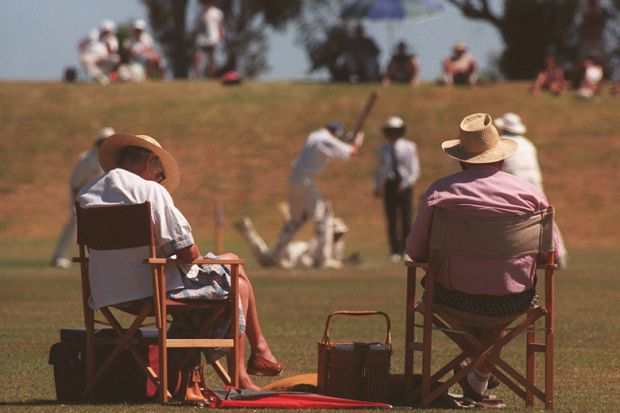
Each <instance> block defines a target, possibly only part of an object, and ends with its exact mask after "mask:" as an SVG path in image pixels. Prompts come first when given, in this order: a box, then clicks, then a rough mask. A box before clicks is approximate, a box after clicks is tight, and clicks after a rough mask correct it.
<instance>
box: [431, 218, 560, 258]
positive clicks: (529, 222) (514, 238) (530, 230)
mask: <svg viewBox="0 0 620 413" xmlns="http://www.w3.org/2000/svg"><path fill="white" fill-rule="evenodd" d="M553 214H554V211H553V208H549V209H547V210H544V211H541V212H535V213H532V214H527V215H511V216H501V217H492V218H489V217H480V216H475V215H466V214H462V213H457V212H454V211H448V210H446V209H442V208H435V210H434V211H433V221H432V225H431V241H430V245H431V249H433V250H436V251H442V252H446V253H454V254H459V255H467V256H476V257H483V258H484V257H488V258H509V257H518V256H522V255H527V254H537V253H546V252H551V251H553V236H552V234H553Z"/></svg>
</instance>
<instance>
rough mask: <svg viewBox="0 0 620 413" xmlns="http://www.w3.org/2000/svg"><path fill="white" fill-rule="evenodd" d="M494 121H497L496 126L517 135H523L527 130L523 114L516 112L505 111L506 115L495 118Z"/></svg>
mask: <svg viewBox="0 0 620 413" xmlns="http://www.w3.org/2000/svg"><path fill="white" fill-rule="evenodd" d="M493 123H495V126H497V127H498V128H499V129H501V130H505V131H507V132H510V133H514V134H517V135H523V134H524V133H525V132H527V128H526V127H525V125H524V124H523V121H522V120H521V116H519V115H517V114H516V113H511V112H508V113H505V114H504V116H502V117H501V118H497V119H495V121H494V122H493Z"/></svg>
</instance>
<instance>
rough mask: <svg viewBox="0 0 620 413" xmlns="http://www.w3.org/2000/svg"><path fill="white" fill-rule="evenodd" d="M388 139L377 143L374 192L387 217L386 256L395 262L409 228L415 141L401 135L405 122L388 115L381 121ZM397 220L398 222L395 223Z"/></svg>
mask: <svg viewBox="0 0 620 413" xmlns="http://www.w3.org/2000/svg"><path fill="white" fill-rule="evenodd" d="M383 135H384V136H385V138H386V139H387V140H388V143H385V144H383V145H381V146H380V147H379V151H378V153H377V169H376V172H375V187H374V194H375V196H376V197H379V198H381V197H382V198H383V202H384V206H385V216H386V219H387V229H388V240H389V243H390V254H391V255H390V259H391V260H392V261H393V262H399V261H400V260H401V259H402V258H403V254H404V252H405V239H406V238H407V234H408V233H409V228H411V216H412V215H413V194H414V186H415V183H416V181H417V179H418V177H419V176H420V160H419V158H418V149H417V147H416V144H415V143H413V142H411V141H409V140H407V139H405V138H404V136H405V122H403V120H402V119H401V118H399V117H397V116H392V117H391V118H389V119H388V120H387V122H386V123H385V124H384V125H383ZM399 221H400V225H398V224H399Z"/></svg>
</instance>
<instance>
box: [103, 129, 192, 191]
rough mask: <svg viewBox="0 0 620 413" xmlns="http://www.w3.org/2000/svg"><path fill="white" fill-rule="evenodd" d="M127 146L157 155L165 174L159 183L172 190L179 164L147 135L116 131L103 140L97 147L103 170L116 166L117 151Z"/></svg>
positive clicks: (175, 186)
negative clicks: (143, 149)
mask: <svg viewBox="0 0 620 413" xmlns="http://www.w3.org/2000/svg"><path fill="white" fill-rule="evenodd" d="M127 146H138V147H140V148H145V149H148V150H149V151H151V152H153V153H154V154H155V155H157V156H158V157H159V159H160V160H161V164H162V166H163V168H164V172H165V174H166V179H164V180H163V181H161V184H162V185H163V186H164V187H165V188H166V189H167V190H168V192H174V190H175V189H176V188H177V186H179V182H180V180H181V174H180V172H179V165H178V164H177V161H176V160H175V159H174V158H173V157H172V155H170V153H169V152H168V151H166V150H165V149H164V148H162V147H161V145H160V144H159V142H157V141H156V140H155V139H153V138H151V137H150V136H147V135H128V134H123V133H117V134H115V135H112V136H110V137H109V138H107V139H106V140H105V141H103V144H102V145H101V148H100V149H99V163H100V164H101V167H102V168H103V170H104V171H106V172H108V171H110V170H112V169H114V168H116V158H117V157H118V153H119V152H120V151H121V149H123V148H125V147H127Z"/></svg>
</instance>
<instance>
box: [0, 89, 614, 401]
mask: <svg viewBox="0 0 620 413" xmlns="http://www.w3.org/2000/svg"><path fill="white" fill-rule="evenodd" d="M370 90H372V88H371V87H370V86H367V85H359V86H344V85H314V84H313V85H311V84H287V83H274V84H269V83H246V84H244V85H242V86H241V87H235V88H225V87H222V86H221V85H219V84H217V83H209V82H205V83H195V82H170V83H160V84H143V85H113V86H111V87H107V88H102V87H97V86H96V85H85V84H80V85H63V84H56V83H36V84H35V83H0V119H1V121H0V136H1V138H0V160H1V161H2V162H0V282H2V288H1V289H0V409H7V410H28V411H30V410H34V411H37V410H40V411H50V410H51V411H73V410H75V411H78V410H79V411H101V410H114V411H130V410H131V411H154V410H163V408H158V407H157V406H156V405H142V406H129V405H121V406H118V405H116V406H59V405H57V404H56V403H55V400H54V399H55V395H54V387H53V377H52V369H51V366H48V364H47V355H48V350H49V347H50V345H51V344H53V343H54V342H56V341H57V340H58V330H59V329H60V328H61V327H75V326H80V324H81V309H80V296H79V281H78V269H77V268H73V269H71V270H68V271H63V270H57V269H53V268H50V267H49V266H48V262H49V260H50V258H51V257H50V255H51V251H52V249H53V245H54V242H55V239H56V236H57V235H58V233H59V231H60V229H61V227H62V224H63V222H64V220H65V219H66V216H67V214H68V211H67V204H68V199H67V198H68V189H67V187H66V186H67V185H66V180H67V177H68V174H69V173H70V170H71V168H72V165H73V163H74V162H75V160H76V158H77V155H78V154H79V152H80V151H82V150H84V149H85V148H87V147H88V146H89V145H90V144H91V143H92V140H93V139H94V137H95V134H96V132H97V130H98V129H99V128H100V127H102V126H107V125H110V126H114V127H115V128H116V129H117V130H119V131H126V132H130V133H146V134H150V135H153V136H154V137H156V138H157V139H159V140H160V142H162V143H163V145H164V146H165V147H166V148H168V149H169V150H170V152H172V153H173V154H174V155H175V156H176V157H177V159H178V160H179V161H180V164H181V167H182V172H183V177H182V182H181V185H180V187H179V190H178V191H177V193H175V199H176V202H177V205H178V206H179V208H180V209H181V210H182V211H183V212H184V214H185V215H186V216H187V217H188V219H189V221H190V222H191V223H192V225H193V229H194V233H195V235H196V237H197V239H198V243H199V245H201V247H202V250H203V251H204V250H207V249H209V247H210V246H211V245H212V244H213V240H212V231H213V219H212V216H213V198H214V194H215V193H217V194H219V196H220V197H221V199H222V200H223V202H224V208H225V216H226V220H225V245H226V247H227V249H230V250H233V251H237V252H239V254H240V255H242V256H243V257H245V258H247V259H248V265H247V267H248V272H249V273H250V275H251V277H252V279H253V283H254V287H255V290H256V295H257V298H258V305H259V312H260V313H261V317H262V323H263V329H264V331H265V334H266V336H267V338H268V340H269V341H270V343H271V346H272V348H273V350H274V353H275V354H276V355H277V356H278V358H279V359H280V360H281V361H282V362H284V363H285V364H286V366H287V367H286V371H285V373H286V375H287V376H290V375H295V374H301V373H307V372H312V371H315V369H316V342H317V341H318V340H319V339H320V337H321V335H322V330H323V327H324V321H325V317H326V315H327V314H328V313H329V312H331V311H333V310H337V309H358V310H359V309H381V310H384V311H386V312H387V313H388V314H389V315H390V317H391V318H392V322H393V344H394V354H393V357H392V372H393V373H401V372H402V365H403V348H402V347H403V345H402V343H403V341H404V326H403V318H404V303H405V297H404V282H405V280H404V269H403V268H402V267H401V266H399V265H394V264H390V263H389V262H388V260H387V247H386V245H385V234H384V228H383V225H384V224H383V217H382V215H381V205H380V203H379V201H377V200H375V199H373V198H372V197H371V195H370V193H371V176H372V171H373V166H374V153H375V151H376V148H377V147H378V145H379V144H380V143H381V137H380V134H379V128H380V126H381V124H382V122H383V121H384V120H385V119H386V118H387V117H388V116H389V115H392V114H399V115H401V116H402V117H403V118H404V119H405V121H406V122H407V123H408V125H409V126H410V128H409V130H410V134H409V136H410V137H411V138H412V139H413V140H415V141H416V142H417V143H418V145H419V148H420V152H421V162H422V168H423V176H422V179H421V182H420V183H419V186H418V191H423V189H424V188H425V187H426V186H427V185H428V184H429V183H430V182H432V181H433V180H434V179H436V178H438V177H440V176H442V175H445V174H446V173H448V172H449V171H451V170H452V168H453V165H452V164H451V163H450V162H449V161H448V159H447V157H445V156H444V155H443V154H442V152H441V150H440V146H439V144H440V142H441V141H442V140H445V139H451V138H454V137H455V136H456V133H457V130H458V129H457V127H458V122H459V121H460V119H461V118H462V117H463V116H464V115H466V114H468V113H471V112H477V111H487V112H489V113H491V114H492V115H494V116H498V115H501V114H502V113H504V112H506V111H514V112H517V113H519V114H521V115H522V117H523V118H524V121H525V123H526V124H527V126H528V128H529V132H528V136H529V137H530V138H531V139H532V140H533V141H534V142H535V143H536V145H537V147H538V149H539V158H540V161H541V164H542V169H543V176H544V185H545V190H546V193H547V196H548V197H549V199H550V200H551V202H552V203H553V204H554V205H555V206H556V208H557V210H558V218H557V220H558V223H559V225H560V227H561V229H562V230H563V234H564V237H565V240H566V243H567V246H568V249H569V251H570V253H571V255H570V259H571V260H570V265H569V268H568V269H567V270H564V271H560V272H558V276H557V290H556V294H557V319H556V322H557V336H556V337H557V338H556V406H557V407H556V409H557V410H558V411H575V412H589V411H617V410H618V408H617V406H618V405H619V404H620V396H618V388H619V385H620V349H619V348H620V347H619V344H620V327H619V325H618V320H619V319H620V309H619V306H618V302H619V299H620V288H619V283H618V275H619V271H618V268H619V266H620V253H619V245H620V235H619V234H620V220H619V219H618V216H619V215H620V206H619V205H620V195H619V193H620V191H618V189H620V188H619V184H618V182H619V178H620V117H619V116H618V110H617V107H618V102H619V100H618V99H620V98H619V97H617V96H615V97H614V96H607V95H605V96H601V97H600V98H597V99H595V100H592V101H588V102H583V101H578V100H576V99H575V98H574V97H573V96H570V95H566V96H562V97H560V98H553V97H551V96H546V95H542V96H538V97H535V98H533V97H531V96H530V95H529V94H528V93H527V85H526V84H524V83H511V84H503V85H491V86H487V87H480V88H477V89H471V90H469V89H458V88H457V89H453V90H451V89H443V88H438V87H435V86H432V85H423V86H422V87H421V88H419V89H417V90H411V89H410V88H408V87H397V86H392V87H390V88H388V89H385V90H383V91H382V96H381V98H380V101H379V103H378V105H377V107H376V110H375V111H374V112H373V114H372V116H371V117H370V119H369V122H368V128H367V140H366V142H367V143H366V146H365V147H364V148H363V150H362V154H361V156H360V157H359V158H358V159H356V160H354V161H352V162H350V163H334V164H332V165H330V166H329V169H328V171H326V173H325V174H324V176H323V177H322V178H321V179H320V185H321V188H322V190H323V192H324V195H325V196H326V197H327V198H328V199H330V200H332V202H333V203H334V206H335V210H336V213H337V214H338V215H339V216H342V217H343V218H344V219H345V221H346V222H347V225H348V226H349V228H350V230H351V231H350V233H349V234H347V251H348V252H353V251H358V252H360V254H361V256H362V258H363V264H362V265H361V266H360V267H355V268H347V269H344V270H341V271H316V270H312V271H298V270H295V271H284V270H265V269H261V268H259V267H258V266H257V265H256V263H255V262H254V260H253V259H252V258H251V257H250V256H249V250H248V248H247V247H246V246H245V245H244V244H243V242H242V240H241V238H240V237H239V236H237V234H236V233H235V232H234V231H233V230H232V227H231V225H230V223H231V221H232V220H234V219H235V218H237V217H238V216H241V215H243V214H248V215H250V216H251V217H252V218H253V219H254V221H255V224H256V226H257V227H258V229H259V230H260V231H261V233H263V234H264V236H265V238H266V239H267V240H268V241H273V240H274V239H275V236H276V232H277V230H278V228H279V224H280V217H279V214H278V213H277V211H276V208H275V207H276V205H277V203H278V202H279V201H281V200H284V199H285V197H286V175H287V172H288V168H289V164H290V162H291V161H292V159H293V158H294V156H295V155H296V152H297V151H298V150H299V148H300V147H301V144H302V142H303V139H304V138H305V136H306V135H307V133H308V132H310V131H311V130H313V129H315V128H317V127H319V126H321V125H322V124H324V123H325V122H326V121H328V120H331V119H334V118H337V119H341V120H342V121H344V122H345V123H346V124H349V125H351V124H353V123H354V121H355V118H356V113H357V112H358V111H359V110H360V109H361V107H362V105H363V102H364V99H365V98H366V96H367V94H368V93H369V92H370ZM309 234H310V232H309V228H306V229H305V230H304V232H303V233H302V235H301V236H309ZM332 331H333V334H334V335H335V336H336V339H337V338H338V337H340V338H342V339H359V340H363V339H373V340H376V339H379V338H381V337H382V336H383V326H382V324H381V323H380V322H379V321H378V320H377V322H372V323H358V322H355V321H354V320H352V321H349V320H346V322H345V320H343V322H341V323H338V322H337V320H336V322H335V324H334V326H333V328H332ZM449 349H450V347H449V346H448V344H447V343H444V342H442V345H441V350H442V352H447V351H448V350H449ZM517 350H520V348H517V347H516V346H514V345H513V346H512V347H511V350H510V351H509V352H508V353H507V358H509V359H512V360H518V359H519V357H520V352H519V351H517ZM267 382H268V380H266V379H260V380H258V383H259V384H266V383H267ZM214 383H215V382H214ZM497 394H498V395H500V396H502V397H504V398H505V399H506V400H507V401H508V404H509V411H525V409H523V408H522V403H521V401H520V400H518V399H517V398H516V397H515V396H513V395H511V394H510V393H509V392H508V391H507V390H506V389H505V388H501V387H500V388H498V389H497ZM538 406H539V407H540V404H538Z"/></svg>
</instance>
